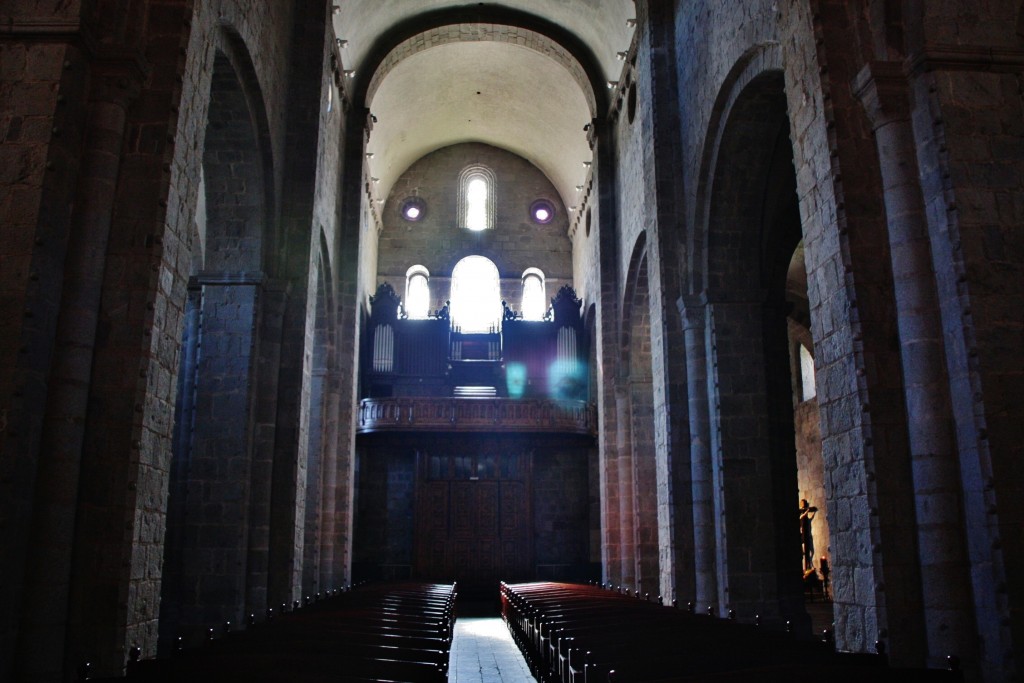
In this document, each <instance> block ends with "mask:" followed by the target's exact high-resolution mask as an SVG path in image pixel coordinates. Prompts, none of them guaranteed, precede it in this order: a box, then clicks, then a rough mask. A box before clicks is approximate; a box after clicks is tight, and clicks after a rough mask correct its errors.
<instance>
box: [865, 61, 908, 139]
mask: <svg viewBox="0 0 1024 683" xmlns="http://www.w3.org/2000/svg"><path fill="white" fill-rule="evenodd" d="M852 86H853V93H854V95H856V96H857V98H858V99H859V100H860V102H861V104H862V105H863V106H864V110H865V111H866V112H867V115H868V119H870V121H871V127H872V128H873V129H876V130H877V129H878V128H881V127H882V126H885V125H887V124H890V123H893V122H895V121H906V120H909V119H910V97H909V92H908V83H907V75H906V72H905V71H904V66H903V63H902V62H883V61H871V62H868V63H867V64H865V65H864V68H863V69H861V70H860V72H859V73H858V74H857V76H856V77H854V79H853V84H852Z"/></svg>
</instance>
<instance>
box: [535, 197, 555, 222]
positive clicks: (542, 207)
mask: <svg viewBox="0 0 1024 683" xmlns="http://www.w3.org/2000/svg"><path fill="white" fill-rule="evenodd" d="M554 217H555V205H554V204H552V203H551V202H549V201H548V200H546V199H538V200H537V201H535V202H534V203H533V204H531V205H530V218H531V219H532V220H533V222H534V223H540V224H541V225H543V224H545V223H550V222H551V219H552V218H554Z"/></svg>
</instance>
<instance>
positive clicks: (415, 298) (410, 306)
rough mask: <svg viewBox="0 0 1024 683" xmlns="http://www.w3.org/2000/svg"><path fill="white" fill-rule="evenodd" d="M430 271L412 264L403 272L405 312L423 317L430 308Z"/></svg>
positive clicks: (417, 317)
mask: <svg viewBox="0 0 1024 683" xmlns="http://www.w3.org/2000/svg"><path fill="white" fill-rule="evenodd" d="M429 277H430V273H429V272H427V269H426V268H424V267H423V266H413V267H412V268H410V269H409V270H408V271H407V272H406V273H405V313H406V315H408V316H409V317H410V318H414V319H423V318H426V317H427V312H428V311H429V309H430V284H429V282H428V278H429Z"/></svg>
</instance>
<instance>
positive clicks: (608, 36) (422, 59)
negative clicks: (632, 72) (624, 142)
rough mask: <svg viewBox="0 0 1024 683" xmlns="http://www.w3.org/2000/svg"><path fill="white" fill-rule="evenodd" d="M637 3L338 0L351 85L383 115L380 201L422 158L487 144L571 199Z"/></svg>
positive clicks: (376, 170) (378, 150)
mask: <svg viewBox="0 0 1024 683" xmlns="http://www.w3.org/2000/svg"><path fill="white" fill-rule="evenodd" d="M634 11H635V8H634V5H633V2H632V1H631V0H547V1H544V0H507V1H505V2H500V3H486V4H485V3H471V4H462V3H453V2H450V1H449V2H446V1H445V0H338V4H337V5H336V8H335V12H334V29H335V34H336V35H337V37H338V39H339V40H340V41H342V42H341V45H342V46H343V47H342V49H341V57H342V62H343V66H344V69H346V70H347V71H350V72H352V75H351V82H350V87H351V90H352V91H353V92H355V93H356V94H357V97H362V98H363V101H361V102H357V104H365V106H367V107H369V109H370V112H371V113H372V114H373V116H374V118H375V119H376V123H375V124H374V128H373V132H372V134H371V136H370V141H369V143H368V146H367V151H368V152H371V153H372V154H373V157H372V158H371V159H370V160H369V164H370V172H371V175H372V176H373V177H375V178H377V179H378V183H377V186H376V188H375V192H376V195H377V197H379V198H386V197H387V195H388V193H389V192H390V189H391V187H392V185H393V183H394V181H395V180H396V179H397V177H398V176H399V175H400V174H401V173H402V172H403V171H405V169H406V168H408V167H409V166H410V165H411V164H412V163H413V162H415V161H416V160H417V159H419V158H421V157H422V156H423V155H425V154H427V153H429V152H431V151H433V150H436V149H439V148H441V147H445V146H447V145H451V144H456V143H459V142H484V143H487V144H490V145H494V146H496V147H501V148H503V149H507V150H509V151H512V152H515V153H516V154H519V155H521V156H523V157H525V158H526V159H528V160H529V161H531V162H532V163H533V164H534V165H536V166H537V167H538V168H540V169H541V170H542V171H543V172H544V173H545V174H546V175H547V176H548V178H549V179H550V180H551V181H552V183H553V184H554V185H555V188H556V189H557V190H558V192H559V193H560V194H561V196H562V199H563V201H564V202H565V204H566V205H567V206H572V205H574V204H575V203H576V199H577V191H576V189H575V188H576V186H577V185H580V184H581V183H582V182H583V180H584V178H585V175H586V168H585V167H584V165H583V162H584V161H590V159H591V152H590V149H589V145H588V143H587V133H586V131H585V130H584V126H586V125H587V124H588V123H590V121H591V119H593V118H594V117H595V116H596V115H603V113H604V112H602V111H597V109H600V108H601V105H602V103H603V102H605V101H606V100H607V94H606V91H605V92H600V90H601V89H605V88H606V85H605V84H606V83H607V82H608V81H617V80H618V79H619V76H620V73H621V70H622V66H623V62H622V61H621V59H620V58H619V56H617V53H620V52H622V53H624V52H625V51H627V50H628V49H629V45H630V40H631V39H632V34H633V27H632V23H633V22H632V21H631V20H632V19H633V17H634Z"/></svg>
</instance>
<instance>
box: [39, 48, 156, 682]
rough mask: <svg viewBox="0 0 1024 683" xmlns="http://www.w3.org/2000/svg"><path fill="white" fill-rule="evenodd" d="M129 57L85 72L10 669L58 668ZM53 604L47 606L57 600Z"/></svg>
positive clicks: (130, 87)
mask: <svg viewBox="0 0 1024 683" xmlns="http://www.w3.org/2000/svg"><path fill="white" fill-rule="evenodd" d="M140 78H141V68H140V65H139V64H138V63H135V62H130V61H129V62H123V63H118V62H103V61H101V62H100V64H99V66H98V67H97V68H96V70H95V72H94V73H93V74H92V77H91V80H92V93H91V95H90V102H89V106H88V109H89V121H88V124H87V131H86V136H87V138H86V147H85V150H84V152H83V161H82V175H81V178H80V183H79V187H78V191H77V197H78V202H77V204H76V210H75V213H74V215H73V218H72V226H71V231H70V233H69V238H68V255H67V260H66V261H65V266H64V273H65V276H64V291H63V295H62V297H61V311H60V314H59V317H58V320H57V330H56V341H55V346H54V356H53V365H52V367H51V371H50V380H49V391H48V393H47V408H46V413H45V417H44V420H43V431H42V442H41V445H40V450H39V460H38V467H39V470H38V473H37V479H36V497H35V512H34V515H33V517H32V527H31V528H32V532H31V535H32V538H34V539H47V540H46V541H45V542H36V543H33V544H31V546H30V551H29V553H30V554H29V563H28V572H27V575H26V586H25V604H24V607H23V610H22V613H23V617H22V628H21V632H20V638H21V643H22V644H23V647H20V648H19V655H20V657H21V660H20V666H19V670H20V671H21V672H22V674H23V675H26V676H35V675H45V674H46V673H50V674H51V675H52V674H55V673H56V672H59V671H60V667H61V661H62V654H63V645H64V635H65V629H66V623H67V612H66V605H67V601H68V592H69V584H70V580H71V550H72V547H73V544H72V543H71V539H72V538H73V536H74V526H75V514H76V507H77V501H78V479H79V468H80V457H81V452H82V439H83V438H84V421H83V420H82V416H84V415H85V413H86V410H87V407H88V402H89V384H90V380H91V375H92V358H93V348H94V346H95V340H96V325H97V319H98V317H99V305H100V298H101V294H102V284H103V268H104V261H105V258H106V250H107V238H108V235H109V232H110V220H111V214H112V212H113V205H114V198H115V195H116V189H117V176H118V172H119V169H120V160H121V147H122V142H123V140H124V133H125V121H126V109H127V107H128V104H129V102H130V101H131V99H132V98H133V97H134V96H135V95H136V94H137V92H138V82H139V80H140ZM58 605H59V606H60V607H57V606H58Z"/></svg>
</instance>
